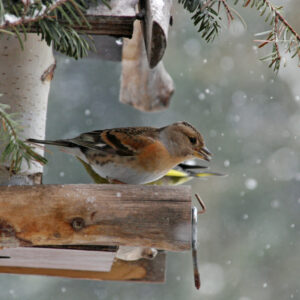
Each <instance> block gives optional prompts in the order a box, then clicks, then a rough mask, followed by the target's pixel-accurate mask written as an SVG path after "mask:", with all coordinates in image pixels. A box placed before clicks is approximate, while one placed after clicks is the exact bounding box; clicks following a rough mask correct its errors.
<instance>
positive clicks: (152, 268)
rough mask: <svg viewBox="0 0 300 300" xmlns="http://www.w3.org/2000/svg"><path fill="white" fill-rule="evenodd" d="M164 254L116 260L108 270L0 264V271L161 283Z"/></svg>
mask: <svg viewBox="0 0 300 300" xmlns="http://www.w3.org/2000/svg"><path fill="white" fill-rule="evenodd" d="M165 269H166V254H165V253H159V254H158V255H157V256H156V258H155V259H154V260H147V259H141V260H139V261H133V262H132V261H122V260H116V261H115V262H114V263H113V265H112V268H111V271H110V272H96V271H78V270H59V269H42V268H38V269H36V268H21V267H3V266H0V273H9V274H31V275H47V276H61V277H68V278H79V279H93V280H118V281H121V280H122V281H142V282H150V283H151V282H153V283H161V282H164V281H165Z"/></svg>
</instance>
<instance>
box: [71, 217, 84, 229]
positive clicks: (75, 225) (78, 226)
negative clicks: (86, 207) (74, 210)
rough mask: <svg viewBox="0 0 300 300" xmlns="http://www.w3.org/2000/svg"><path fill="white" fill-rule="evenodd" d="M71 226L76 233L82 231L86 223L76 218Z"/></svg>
mask: <svg viewBox="0 0 300 300" xmlns="http://www.w3.org/2000/svg"><path fill="white" fill-rule="evenodd" d="M71 225H72V228H73V229H74V230H75V231H80V230H81V229H83V228H84V227H85V222H84V220H83V219H82V218H79V217H76V218H74V219H73V220H72V222H71Z"/></svg>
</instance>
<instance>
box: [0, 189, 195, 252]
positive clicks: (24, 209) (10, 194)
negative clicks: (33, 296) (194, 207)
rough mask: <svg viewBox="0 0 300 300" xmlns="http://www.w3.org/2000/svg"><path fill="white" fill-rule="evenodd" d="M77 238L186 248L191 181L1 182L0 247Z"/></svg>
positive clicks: (58, 242)
mask: <svg viewBox="0 0 300 300" xmlns="http://www.w3.org/2000/svg"><path fill="white" fill-rule="evenodd" d="M73 244H77V245H88V244H91V245H126V246H141V247H154V248H158V249H164V250H170V251H183V250H188V249H190V247H191V194H190V187H188V186H180V187H167V186H142V185H139V186H135V185H123V184H122V185H105V184H104V185H100V184H79V185H36V186H10V187H7V186H2V187H0V247H1V246H2V247H19V246H33V245H73Z"/></svg>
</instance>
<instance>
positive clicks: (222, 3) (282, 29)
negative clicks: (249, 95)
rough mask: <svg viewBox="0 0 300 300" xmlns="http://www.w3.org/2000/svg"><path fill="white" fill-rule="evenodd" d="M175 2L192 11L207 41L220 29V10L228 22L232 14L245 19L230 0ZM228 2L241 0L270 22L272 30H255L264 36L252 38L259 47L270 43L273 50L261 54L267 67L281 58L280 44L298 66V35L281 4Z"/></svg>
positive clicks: (267, 0) (276, 65)
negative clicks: (262, 37) (262, 31)
mask: <svg viewBox="0 0 300 300" xmlns="http://www.w3.org/2000/svg"><path fill="white" fill-rule="evenodd" d="M178 2H179V3H181V4H183V7H184V8H185V9H187V10H188V11H190V12H191V13H193V16H192V20H193V21H194V25H195V26H199V29H198V31H199V32H201V33H202V37H203V38H204V39H205V40H206V41H207V42H210V41H213V40H214V39H215V37H216V36H217V35H218V34H219V32H220V29H221V27H222V26H221V25H222V21H223V20H222V16H221V11H223V12H225V15H226V18H227V21H228V25H230V23H231V21H232V20H234V17H235V16H237V17H238V19H240V20H241V21H242V23H244V22H243V20H242V19H241V17H240V15H239V13H238V12H237V11H236V10H235V9H233V8H232V7H230V6H229V5H228V2H229V0H178ZM231 2H232V3H233V5H237V4H239V3H241V2H242V4H243V7H251V8H255V9H256V10H257V11H258V12H259V14H260V16H262V17H264V21H265V22H269V23H270V26H272V29H271V30H269V31H267V32H264V33H260V34H257V36H261V35H266V38H265V39H260V40H255V42H259V43H260V45H259V46H258V47H259V48H262V47H264V46H266V45H271V46H272V52H271V53H270V54H268V55H266V56H265V57H262V58H261V60H262V61H270V64H269V67H273V68H274V71H276V72H277V71H278V70H279V69H280V66H281V62H282V61H283V60H284V57H283V55H282V48H284V50H285V52H287V53H289V54H290V56H291V57H292V58H294V57H296V56H297V57H298V61H299V66H300V35H299V34H298V33H297V32H296V30H295V29H294V28H293V27H292V26H291V25H290V24H289V23H288V21H287V20H286V19H285V18H284V17H283V15H282V7H281V6H275V5H274V4H272V3H271V1H270V0H232V1H231ZM222 8H223V9H222Z"/></svg>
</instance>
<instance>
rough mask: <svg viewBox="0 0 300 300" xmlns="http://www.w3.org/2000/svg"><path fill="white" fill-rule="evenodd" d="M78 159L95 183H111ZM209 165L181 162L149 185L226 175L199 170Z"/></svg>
mask: <svg viewBox="0 0 300 300" xmlns="http://www.w3.org/2000/svg"><path fill="white" fill-rule="evenodd" d="M78 161H79V162H80V163H81V164H82V165H83V167H84V169H85V170H86V172H87V173H88V175H89V176H90V177H91V178H92V180H93V181H94V183H97V184H109V183H111V182H110V181H109V180H107V179H106V178H103V177H101V176H99V175H98V174H97V173H96V172H95V171H94V170H93V169H92V167H91V166H90V165H89V164H87V163H85V162H84V161H83V160H81V159H80V158H78ZM207 168H208V167H207V166H204V165H190V164H184V163H181V164H179V165H177V166H176V167H175V168H173V169H171V170H169V171H168V172H167V173H166V174H165V175H164V176H163V177H161V178H159V179H157V180H154V181H152V182H149V183H147V184H148V185H168V186H173V185H180V184H184V183H186V182H188V181H190V180H192V179H194V178H197V179H207V178H208V177H211V176H221V177H226V176H227V175H226V174H223V173H219V172H211V171H207V170H205V171H199V169H207Z"/></svg>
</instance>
